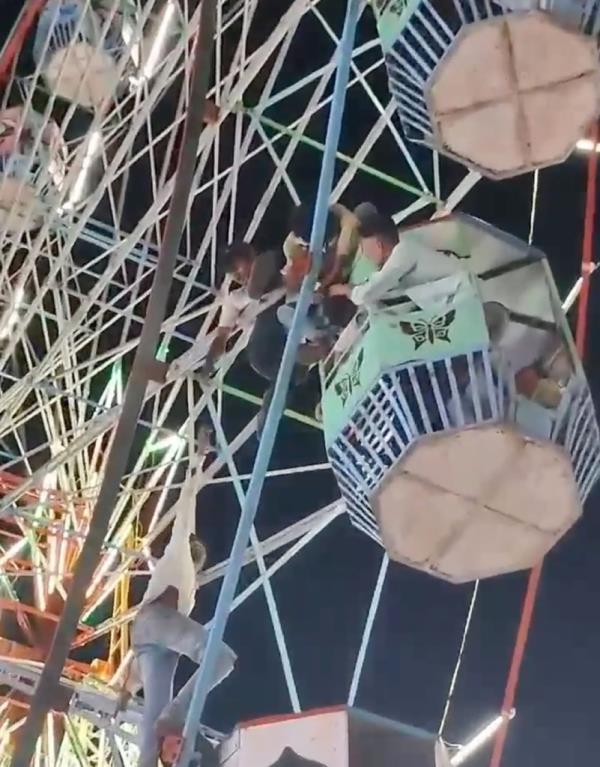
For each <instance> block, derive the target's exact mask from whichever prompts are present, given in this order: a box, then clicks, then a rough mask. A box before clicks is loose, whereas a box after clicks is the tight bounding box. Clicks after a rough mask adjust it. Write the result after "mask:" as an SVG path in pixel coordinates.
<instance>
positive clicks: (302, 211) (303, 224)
mask: <svg viewBox="0 0 600 767" xmlns="http://www.w3.org/2000/svg"><path fill="white" fill-rule="evenodd" d="M314 217H315V206H314V205H304V204H303V205H298V207H296V208H294V210H293V211H292V215H291V217H290V229H291V230H292V232H293V233H294V234H295V235H296V237H300V238H301V239H303V240H304V242H310V235H311V233H312V225H313V220H314ZM337 234H339V226H338V221H337V218H336V216H334V214H333V213H332V212H331V211H328V213H327V224H326V226H325V239H326V240H330V239H331V238H332V237H335V236H336V235H337Z"/></svg>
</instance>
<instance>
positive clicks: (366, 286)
mask: <svg viewBox="0 0 600 767" xmlns="http://www.w3.org/2000/svg"><path fill="white" fill-rule="evenodd" d="M360 234H361V247H362V251H363V253H364V254H365V256H366V257H367V258H368V259H369V260H370V261H371V262H372V263H373V264H374V265H375V266H376V267H377V270H378V271H376V272H374V273H373V274H372V275H371V276H370V277H369V278H368V279H367V280H366V281H365V282H364V283H362V284H361V285H356V286H355V287H351V286H350V285H345V284H344V285H332V286H331V288H330V289H329V295H330V296H346V297H348V298H350V300H351V301H352V302H353V303H354V304H356V305H357V306H375V305H377V303H379V302H380V301H382V300H383V299H385V298H390V297H394V296H397V295H398V294H399V293H400V292H405V293H406V294H407V295H408V296H409V297H410V293H411V291H410V288H413V287H416V286H420V285H425V284H427V283H431V282H435V281H436V280H439V279H442V278H443V277H448V276H450V275H451V274H454V273H456V271H457V267H456V264H455V263H454V262H453V261H452V259H449V258H448V257H447V256H444V255H443V254H442V253H439V252H438V251H436V250H433V248H429V247H428V246H426V245H424V244H423V243H422V242H420V241H419V239H418V238H417V237H416V236H415V235H414V234H411V232H410V230H409V231H407V232H404V233H402V235H399V234H398V228H397V227H396V224H394V222H393V221H392V220H391V218H387V217H386V216H382V215H379V216H373V217H371V218H370V219H369V220H368V221H366V222H365V223H364V224H363V225H362V226H361V231H360Z"/></svg>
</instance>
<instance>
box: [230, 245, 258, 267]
mask: <svg viewBox="0 0 600 767" xmlns="http://www.w3.org/2000/svg"><path fill="white" fill-rule="evenodd" d="M255 258H256V251H255V250H254V247H253V246H252V245H251V244H250V243H249V242H244V241H243V240H236V241H235V242H232V243H231V245H230V246H229V247H228V248H227V250H226V251H225V258H224V262H225V263H224V266H225V273H226V274H231V273H232V272H235V269H236V264H238V263H239V262H240V261H245V262H246V263H250V262H252V261H254V259H255Z"/></svg>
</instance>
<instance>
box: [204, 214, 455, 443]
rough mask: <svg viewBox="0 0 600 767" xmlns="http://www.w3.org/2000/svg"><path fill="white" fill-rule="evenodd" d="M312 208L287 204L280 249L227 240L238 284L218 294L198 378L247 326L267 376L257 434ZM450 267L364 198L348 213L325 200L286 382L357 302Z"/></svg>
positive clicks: (306, 265)
mask: <svg viewBox="0 0 600 767" xmlns="http://www.w3.org/2000/svg"><path fill="white" fill-rule="evenodd" d="M313 212H314V211H313V209H312V208H311V207H310V206H307V205H301V206H299V207H298V208H296V209H295V210H294V212H293V215H292V218H291V227H290V233H289V235H288V236H287V238H286V239H285V241H284V243H283V246H282V248H281V250H280V251H278V250H267V251H263V252H258V250H257V249H256V248H255V247H254V246H253V245H252V244H251V243H246V242H235V243H233V244H232V245H231V246H230V247H229V249H228V252H227V260H226V264H225V267H226V271H227V273H228V275H229V276H230V278H231V280H232V281H233V282H235V283H237V285H238V286H239V287H236V288H234V289H229V290H228V291H227V292H226V294H225V295H224V297H223V303H222V307H221V314H220V318H219V325H218V328H217V331H216V334H215V337H214V339H213V341H212V343H211V345H210V348H209V351H208V354H207V357H206V359H205V361H204V364H203V366H202V368H201V370H200V377H201V379H203V380H204V381H209V380H210V378H211V377H212V376H213V374H214V372H215V370H216V364H217V361H218V360H219V358H220V357H221V356H222V355H223V353H224V352H225V350H226V347H227V342H228V340H229V338H230V337H231V335H232V334H233V333H234V332H235V331H236V330H239V329H241V328H244V327H247V326H248V324H250V325H252V326H253V327H252V328H251V331H250V337H249V340H248V345H247V355H248V360H249V362H250V365H251V367H252V368H253V369H254V371H255V372H256V373H258V375H260V376H261V377H262V378H264V379H265V380H266V381H267V382H268V388H267V391H266V393H265V396H264V398H263V407H262V409H261V412H260V414H259V420H258V429H259V432H260V430H261V428H262V425H263V424H264V418H265V415H266V412H267V409H268V406H269V403H270V400H271V396H272V394H273V389H274V384H275V380H276V377H277V372H278V370H279V366H280V363H281V358H282V355H283V349H284V347H285V342H286V338H287V333H288V331H289V328H290V326H291V323H292V318H293V316H294V310H295V304H296V300H297V298H298V294H299V291H300V286H301V284H302V281H303V279H304V277H305V276H306V274H307V273H308V271H309V269H310V266H311V257H310V253H309V241H310V234H311V227H312V220H313ZM455 271H456V266H455V265H454V264H453V263H452V260H451V259H449V258H448V257H447V256H445V255H444V254H442V253H440V252H438V251H436V250H433V249H432V248H428V247H426V246H425V245H423V244H422V243H420V242H419V240H418V239H417V238H414V237H411V236H410V233H406V234H403V235H402V236H400V235H399V233H398V228H397V226H396V225H395V224H394V222H393V221H392V219H391V218H390V217H388V216H385V215H383V214H381V213H380V212H379V211H378V210H377V209H376V208H375V206H374V205H372V204H371V203H363V204H361V205H359V206H358V207H357V208H355V209H354V211H350V210H349V209H348V208H346V207H345V206H343V205H341V204H335V205H332V206H331V208H330V209H329V215H328V219H327V226H326V243H325V248H324V253H323V264H322V268H321V271H320V274H319V282H318V284H317V289H316V291H315V293H314V296H313V299H312V304H311V306H310V308H309V312H308V315H307V317H306V320H305V324H304V326H303V328H302V332H303V341H302V344H301V346H300V348H299V350H298V355H297V358H296V368H295V371H294V374H293V379H292V384H298V383H301V382H302V381H304V380H305V379H306V377H307V373H308V370H309V369H310V367H311V366H312V365H314V364H315V363H317V362H319V361H320V360H322V359H323V358H324V357H325V356H326V355H327V354H328V353H329V351H330V350H331V348H332V346H333V345H334V343H335V340H336V339H337V337H338V336H339V333H340V332H341V330H342V329H343V328H344V327H345V326H346V325H347V324H348V323H349V322H350V321H351V319H352V317H353V316H354V315H355V313H356V311H357V309H358V308H359V307H367V308H368V307H372V306H374V305H376V304H377V303H378V302H379V301H380V300H382V299H383V298H384V297H385V296H386V294H388V293H389V292H390V290H392V289H396V290H398V289H401V290H406V291H408V292H410V288H411V287H412V286H417V285H421V284H424V283H427V282H431V281H433V280H437V279H440V278H442V277H445V276H448V275H450V274H452V273H453V272H455ZM278 290H279V294H277V291H278ZM274 292H275V295H276V297H275V299H273V295H274ZM268 301H271V303H270V305H268V306H266V307H265V308H262V307H260V303H266V302H268ZM261 308H262V311H259V312H258V314H257V309H261Z"/></svg>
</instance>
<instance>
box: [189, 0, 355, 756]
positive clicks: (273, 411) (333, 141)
mask: <svg viewBox="0 0 600 767" xmlns="http://www.w3.org/2000/svg"><path fill="white" fill-rule="evenodd" d="M361 5H362V0H348V5H347V9H346V18H345V21H344V31H343V33H342V38H341V41H340V45H339V48H338V51H337V55H338V66H337V70H336V76H335V86H334V92H333V100H332V103H331V112H330V114H329V123H328V126H327V138H326V141H325V151H324V153H323V164H322V165H321V175H320V178H319V187H318V191H317V199H316V207H315V219H314V221H313V227H312V232H311V238H310V252H311V254H312V259H313V263H312V268H311V270H310V273H309V274H308V275H307V277H306V279H305V280H304V282H303V284H302V288H301V289H300V294H299V297H298V302H297V305H296V311H295V314H294V319H293V322H292V326H291V328H290V332H289V335H288V339H287V343H286V345H285V350H284V352H283V358H282V360H281V367H280V368H279V373H278V375H277V381H276V383H275V390H274V393H273V399H272V402H271V406H270V407H269V411H268V413H267V417H266V420H265V426H264V430H263V433H262V436H261V439H260V442H259V445H258V451H257V453H256V460H255V463H254V471H253V472H252V477H251V479H250V484H249V486H248V492H247V493H246V500H245V503H244V507H243V509H242V512H241V515H240V521H239V524H238V528H237V531H236V534H235V539H234V541H233V546H232V549H231V555H230V562H229V567H228V569H227V572H226V574H225V578H224V579H223V584H222V586H221V591H220V593H219V599H218V601H217V606H216V609H215V614H214V618H213V625H212V628H211V631H210V636H209V638H208V642H207V645H206V651H205V654H204V658H203V660H202V664H201V666H200V671H199V674H198V678H197V680H196V686H195V688H194V694H193V696H192V701H191V704H190V709H189V711H188V715H187V719H186V722H185V728H184V732H183V743H182V748H181V753H180V756H179V759H178V765H179V767H189V764H190V759H191V756H192V753H193V748H194V744H195V739H196V735H197V733H198V729H199V726H200V722H201V719H202V714H203V713H204V706H205V703H206V699H207V697H208V693H209V691H210V683H211V679H212V669H213V667H214V665H215V662H216V660H217V656H218V653H219V649H220V644H221V641H222V639H223V634H224V633H225V626H226V624H227V619H228V617H229V612H230V609H231V604H232V602H233V598H234V595H235V589H236V586H237V583H238V580H239V576H240V571H241V569H242V563H243V557H244V553H245V551H246V548H247V546H248V540H249V538H250V532H251V530H252V526H253V524H254V519H255V517H256V512H257V510H258V503H259V500H260V496H261V493H262V488H263V484H264V481H265V476H266V473H267V469H268V467H269V461H270V459H271V455H272V453H273V446H274V444H275V437H276V434H277V428H278V426H279V421H280V420H281V416H282V414H283V410H284V407H285V400H286V394H287V390H288V388H289V385H290V379H291V376H292V371H293V368H294V365H295V362H296V355H297V352H298V347H299V345H300V341H301V339H302V333H303V327H304V320H305V318H306V315H307V312H308V309H309V306H310V303H311V300H312V296H313V293H314V289H315V285H316V282H317V278H318V275H319V272H320V269H321V262H322V257H323V243H324V240H325V229H326V224H327V214H328V208H329V197H330V195H331V189H332V186H333V178H334V172H335V160H336V152H337V147H338V143H339V138H340V133H341V128H342V116H343V113H344V104H345V100H346V89H347V87H348V80H349V74H350V63H351V60H352V51H353V48H354V38H355V33H356V25H357V22H358V18H359V14H360V9H361Z"/></svg>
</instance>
